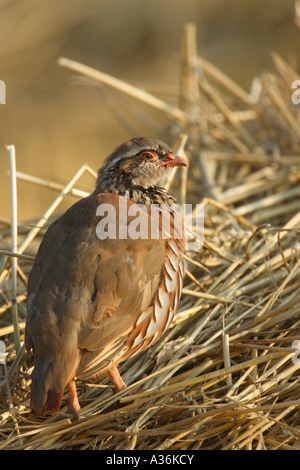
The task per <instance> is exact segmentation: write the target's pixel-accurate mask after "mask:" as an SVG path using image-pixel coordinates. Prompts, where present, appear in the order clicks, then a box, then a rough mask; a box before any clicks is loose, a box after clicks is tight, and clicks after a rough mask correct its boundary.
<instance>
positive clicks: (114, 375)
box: [108, 366, 126, 392]
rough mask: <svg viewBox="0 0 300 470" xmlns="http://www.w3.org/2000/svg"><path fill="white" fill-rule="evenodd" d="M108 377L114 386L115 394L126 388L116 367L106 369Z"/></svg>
mask: <svg viewBox="0 0 300 470" xmlns="http://www.w3.org/2000/svg"><path fill="white" fill-rule="evenodd" d="M108 377H109V379H110V380H111V382H112V383H113V385H114V386H115V389H116V392H119V391H120V390H123V389H124V388H125V387H126V383H125V382H124V380H123V379H122V377H121V375H120V372H119V370H118V367H117V366H111V367H110V369H108Z"/></svg>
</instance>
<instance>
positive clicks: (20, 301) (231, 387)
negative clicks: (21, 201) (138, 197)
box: [0, 25, 300, 450]
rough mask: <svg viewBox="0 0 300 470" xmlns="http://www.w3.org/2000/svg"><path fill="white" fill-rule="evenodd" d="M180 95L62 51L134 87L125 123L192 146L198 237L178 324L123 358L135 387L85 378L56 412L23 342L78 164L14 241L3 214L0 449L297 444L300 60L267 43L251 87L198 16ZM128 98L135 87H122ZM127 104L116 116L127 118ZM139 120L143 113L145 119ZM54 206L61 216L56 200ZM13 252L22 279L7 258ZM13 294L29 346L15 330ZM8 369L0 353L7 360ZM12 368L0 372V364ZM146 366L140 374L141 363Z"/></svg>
mask: <svg viewBox="0 0 300 470" xmlns="http://www.w3.org/2000/svg"><path fill="white" fill-rule="evenodd" d="M181 57H182V60H181V62H182V64H181V72H180V73H181V75H180V77H181V83H180V89H179V90H178V96H177V103H178V105H174V104H173V105H170V104H168V103H167V102H165V101H164V100H163V99H161V98H160V99H158V98H156V97H155V96H152V95H151V94H150V93H148V92H145V91H144V90H142V89H140V88H138V87H136V86H133V85H129V84H126V83H124V82H122V81H121V80H117V79H116V78H114V77H110V76H109V75H107V74H104V73H102V72H99V71H97V70H94V69H92V68H91V67H87V66H86V65H83V64H79V63H77V62H74V61H71V60H68V59H60V60H59V64H60V65H62V66H64V67H67V68H68V69H71V70H73V71H75V72H76V73H79V74H81V75H84V76H86V77H88V78H89V80H90V79H92V80H93V83H95V86H96V85H98V87H99V89H100V90H101V94H102V96H105V97H109V99H112V100H113V99H114V98H115V96H117V98H118V103H120V108H121V107H122V103H124V104H126V103H127V102H128V99H130V100H132V103H134V106H131V107H128V106H124V107H126V113H127V114H126V122H127V123H129V122H130V121H131V122H132V124H131V127H132V128H134V126H136V127H135V129H136V133H138V130H139V127H138V124H137V123H136V121H135V120H136V119H137V117H138V116H139V115H138V114H137V109H138V107H139V106H143V107H145V106H147V113H145V114H144V115H145V116H146V117H145V121H144V125H149V133H151V132H152V130H153V128H152V127H151V126H152V124H153V120H152V119H151V116H153V113H154V114H155V121H156V123H159V122H160V123H161V125H160V127H159V131H158V126H157V125H156V129H155V132H156V134H155V135H157V136H158V137H161V138H164V139H165V140H168V141H170V140H173V142H174V148H175V149H177V150H178V149H179V150H180V151H181V152H185V154H186V156H187V157H188V158H189V160H190V168H189V171H188V173H185V172H177V173H175V174H173V176H172V179H171V180H170V181H169V182H168V186H169V187H170V190H171V191H172V192H173V193H174V194H175V195H177V198H178V199H179V201H180V202H187V203H193V204H196V203H202V204H204V205H205V230H204V245H203V247H202V248H199V250H196V251H193V252H189V253H186V260H187V276H186V280H185V285H184V290H183V296H182V300H181V303H180V307H179V310H178V312H177V315H176V318H175V320H174V322H173V324H172V327H171V328H170V329H169V330H168V332H167V333H166V334H165V336H164V337H163V338H162V339H161V340H160V341H159V342H158V343H156V344H155V345H153V347H152V348H151V349H150V350H148V351H146V352H144V353H142V354H141V355H139V356H136V357H133V358H131V359H129V360H128V361H126V363H124V364H122V365H121V368H120V369H121V373H122V374H123V377H124V379H125V381H126V382H127V383H128V385H129V390H132V389H134V388H137V387H139V386H143V388H142V391H140V393H138V394H135V395H133V396H132V395H131V396H128V391H122V392H120V393H118V394H114V393H113V390H112V388H111V385H110V383H109V381H108V380H106V379H105V380H103V381H101V382H95V383H88V384H86V383H78V391H79V399H80V402H81V405H82V417H81V419H80V420H79V421H78V422H76V421H74V420H73V419H72V417H70V416H68V415H67V407H66V396H65V397H64V401H63V407H62V409H61V412H59V413H58V414H57V415H56V416H54V417H47V418H44V419H40V418H35V417H33V416H32V415H31V413H30V410H29V397H30V380H29V374H30V372H31V370H32V365H33V360H32V356H31V355H30V354H27V353H25V352H24V346H23V342H24V321H25V315H26V282H27V275H28V272H29V271H30V269H31V266H32V260H33V258H34V255H35V253H36V249H37V246H38V244H39V242H40V240H41V237H42V236H43V233H44V230H45V228H46V226H47V224H48V223H49V222H50V221H51V220H52V218H53V217H54V216H55V215H57V209H58V208H59V204H60V202H61V201H62V200H63V198H64V196H65V195H66V194H72V195H73V196H74V198H79V197H83V196H84V195H85V193H82V192H80V191H79V190H78V189H76V187H75V186H76V183H77V181H78V180H79V178H80V176H81V175H82V174H83V173H85V172H88V173H89V174H91V175H93V176H95V172H94V171H93V170H91V168H90V167H89V166H88V165H87V164H85V165H83V166H81V167H80V169H79V170H78V172H77V173H76V174H75V175H74V177H73V178H71V180H70V181H69V182H68V183H67V184H66V186H65V187H62V186H60V185H58V184H57V183H54V182H47V181H44V180H41V179H39V178H38V177H37V176H35V177H33V176H30V175H24V174H20V173H18V172H17V173H16V177H17V179H26V180H27V181H28V184H39V185H42V186H47V187H48V188H49V189H50V190H52V191H58V193H59V194H58V196H57V197H56V198H55V200H54V202H53V204H52V205H51V207H50V208H49V209H48V210H47V211H46V212H45V214H44V215H43V216H41V217H38V218H37V220H36V221H33V222H32V223H31V224H24V223H20V222H19V223H18V246H15V245H12V243H13V240H12V238H11V227H12V226H13V224H14V223H15V222H14V220H13V219H12V221H11V222H7V221H1V252H0V255H1V258H0V259H1V261H0V282H1V306H0V321H1V327H0V339H1V340H4V341H5V343H6V349H7V370H8V379H9V383H10V388H11V390H12V404H11V405H10V403H9V400H8V396H7V388H6V383H7V381H6V378H5V377H2V381H1V380H0V383H1V384H2V389H1V393H2V394H1V395H0V406H1V408H0V436H1V437H0V448H1V449H32V450H33V449H111V450H112V449H114V450H115V449H131V450H132V449H165V450H167V449H170V450H186V449H224V450H225V449H228V450H229V449H287V450H290V449H299V447H300V444H299V443H300V440H299V437H300V407H299V394H300V379H299V368H300V354H298V350H297V345H299V344H300V343H298V341H299V340H300V283H299V278H300V269H299V266H300V256H299V254H300V253H299V252H300V236H299V235H300V212H299V208H300V189H299V188H300V184H299V183H300V157H299V155H300V115H299V107H297V106H295V105H293V104H292V102H291V82H292V80H294V79H295V78H297V74H296V72H295V71H294V70H293V69H292V68H291V67H290V66H289V65H288V64H286V63H285V62H284V60H283V59H281V58H280V57H278V56H276V55H275V56H274V72H272V73H271V72H270V73H266V74H264V75H263V76H260V77H255V79H254V80H253V86H252V88H251V92H250V93H247V92H246V91H245V90H243V89H241V87H240V86H238V85H237V84H236V83H235V82H234V81H233V80H232V79H231V78H229V77H227V76H225V75H224V74H223V73H222V72H221V71H220V70H218V69H217V68H216V67H214V66H213V65H211V64H209V63H208V62H207V61H205V60H204V59H202V58H200V57H199V56H198V53H197V48H196V30H195V26H194V25H187V27H186V29H185V32H184V37H183V41H182V51H181ZM129 96H130V98H129ZM118 117H119V116H118ZM137 120H138V119H137ZM54 211H56V212H55V214H54ZM14 259H15V260H17V261H18V262H17V269H16V273H17V279H18V283H17V291H16V292H15V291H14V284H13V265H14V262H13V260H14ZM13 305H15V306H17V307H18V316H19V324H18V327H19V330H20V343H21V348H20V350H19V351H18V347H17V341H16V338H15V337H14V335H13V332H14V321H13V318H14V317H13V312H14V310H12V307H13ZM0 367H1V366H0ZM3 374H4V371H3ZM145 374H146V375H145Z"/></svg>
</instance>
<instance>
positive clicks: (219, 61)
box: [0, 0, 300, 221]
mask: <svg viewBox="0 0 300 470" xmlns="http://www.w3.org/2000/svg"><path fill="white" fill-rule="evenodd" d="M190 21H192V22H194V23H196V25H197V43H198V53H199V55H200V56H201V57H204V58H206V59H207V60H209V61H210V62H211V63H213V64H214V65H216V66H217V67H218V68H220V69H221V70H222V71H224V72H225V73H227V74H228V75H229V76H230V77H231V78H233V79H234V80H235V81H236V82H237V83H238V84H240V85H241V86H242V87H244V88H245V89H247V90H249V88H250V87H251V82H252V80H253V78H254V77H255V76H257V75H259V74H261V73H263V72H264V71H266V70H270V69H271V70H272V69H273V64H272V60H271V53H272V52H273V51H275V52H277V53H278V54H280V55H281V56H282V57H283V58H284V59H285V60H286V61H288V62H289V63H290V64H292V65H293V66H294V67H297V63H298V61H299V55H300V46H299V44H300V30H299V28H298V27H297V25H296V24H295V5H294V0H263V1H262V0H243V1H241V0H184V1H183V0H0V64H1V66H0V79H1V80H4V81H5V83H6V104H5V105H0V122H1V125H0V201H1V205H0V218H1V219H9V218H10V201H9V176H8V156H7V151H6V148H5V145H9V144H13V145H15V147H16V158H17V170H19V171H22V172H24V173H28V174H30V175H33V176H37V177H41V178H45V179H47V180H52V181H56V182H59V183H62V184H65V183H66V182H67V181H68V180H69V179H70V178H71V176H72V175H73V174H74V173H75V171H76V170H77V169H78V167H79V166H80V165H81V164H83V163H85V162H87V163H89V165H90V166H91V167H92V168H94V169H97V168H98V167H99V166H101V162H102V161H103V159H104V158H105V156H106V155H108V154H109V153H110V152H111V151H112V150H113V148H114V147H116V146H117V145H119V144H120V143H122V141H124V140H126V139H128V138H131V137H134V136H136V135H138V134H142V133H144V129H143V127H142V126H141V123H140V122H138V121H137V122H136V123H134V122H133V123H131V125H130V126H128V127H127V128H126V126H124V125H122V123H121V122H120V120H119V119H117V116H116V111H117V109H118V99H119V97H118V95H117V94H115V95H114V96H113V98H114V100H113V101H110V99H107V96H108V95H106V94H103V93H102V91H101V87H97V86H91V84H90V83H87V82H86V81H84V80H83V79H82V80H80V79H79V77H78V76H77V79H74V73H73V72H72V71H70V70H68V69H66V68H62V67H60V66H58V65H57V59H58V58H59V57H60V56H64V57H67V58H70V59H74V60H76V61H79V62H82V63H84V64H87V65H90V66H92V67H94V68H96V69H98V70H101V71H103V72H105V73H108V74H110V75H113V76H115V77H117V78H120V79H123V80H125V81H127V82H129V83H131V84H134V85H137V86H142V87H144V88H145V89H146V90H148V91H150V92H151V93H153V94H155V95H156V96H158V97H160V98H162V99H164V100H166V101H168V102H170V103H173V104H176V105H177V104H178V102H177V101H178V98H177V96H178V87H179V82H180V48H181V38H182V33H183V28H184V25H185V23H187V22H190ZM112 103H113V106H112ZM121 105H122V106H123V107H124V106H125V107H126V106H130V101H128V102H122V103H120V106H121ZM142 112H144V113H147V109H143V111H142ZM141 121H142V120H141ZM151 133H152V134H153V135H154V134H155V129H154V128H153V129H152V131H151V130H149V131H148V135H150V134H151ZM93 184H94V180H93V179H92V178H91V177H87V180H86V181H85V180H83V181H82V180H80V184H77V185H76V187H79V188H81V189H84V190H86V191H91V190H92V189H93ZM54 197H55V195H54V193H53V192H51V191H49V190H47V189H44V188H41V187H39V186H35V185H33V184H29V183H26V182H23V181H18V218H19V220H20V221H25V220H29V219H30V218H35V217H38V216H40V215H41V214H42V213H44V212H45V210H46V209H47V207H48V205H49V204H50V203H51V202H52V201H53V199H54ZM73 201H74V199H73V200H72V202H73ZM64 204H66V205H68V201H66V202H65V203H64Z"/></svg>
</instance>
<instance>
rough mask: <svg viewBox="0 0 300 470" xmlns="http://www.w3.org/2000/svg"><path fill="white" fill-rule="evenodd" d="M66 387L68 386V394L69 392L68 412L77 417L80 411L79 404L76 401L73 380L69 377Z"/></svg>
mask: <svg viewBox="0 0 300 470" xmlns="http://www.w3.org/2000/svg"><path fill="white" fill-rule="evenodd" d="M67 387H68V394H69V399H68V411H69V413H72V414H73V415H74V416H76V417H78V414H79V411H80V404H79V401H78V396H77V390H76V383H75V380H74V379H71V380H70V382H68V385H67Z"/></svg>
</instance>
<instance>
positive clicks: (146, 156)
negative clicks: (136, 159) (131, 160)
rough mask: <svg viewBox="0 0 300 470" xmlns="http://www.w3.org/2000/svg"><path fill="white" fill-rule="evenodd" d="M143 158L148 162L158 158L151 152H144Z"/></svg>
mask: <svg viewBox="0 0 300 470" xmlns="http://www.w3.org/2000/svg"><path fill="white" fill-rule="evenodd" d="M141 158H142V159H143V160H145V161H146V162H151V161H153V160H156V158H157V157H156V155H155V154H153V153H151V152H143V153H141Z"/></svg>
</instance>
